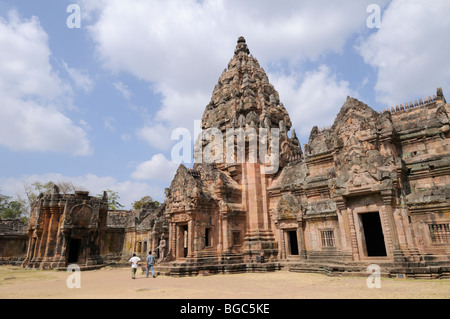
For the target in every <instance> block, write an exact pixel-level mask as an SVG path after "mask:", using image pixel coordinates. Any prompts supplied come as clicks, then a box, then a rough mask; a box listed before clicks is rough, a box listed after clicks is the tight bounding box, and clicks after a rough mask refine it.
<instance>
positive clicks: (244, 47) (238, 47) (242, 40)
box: [234, 36, 250, 55]
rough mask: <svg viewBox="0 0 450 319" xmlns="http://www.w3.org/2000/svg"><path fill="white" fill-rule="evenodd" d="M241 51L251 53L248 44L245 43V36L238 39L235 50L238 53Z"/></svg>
mask: <svg viewBox="0 0 450 319" xmlns="http://www.w3.org/2000/svg"><path fill="white" fill-rule="evenodd" d="M239 52H244V53H246V54H250V50H249V49H248V47H247V44H246V43H245V38H244V37H243V36H240V37H239V39H238V40H237V45H236V50H234V54H235V55H237V54H239Z"/></svg>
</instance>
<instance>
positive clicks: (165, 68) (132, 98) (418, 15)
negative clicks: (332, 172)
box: [0, 0, 450, 208]
mask: <svg viewBox="0 0 450 319" xmlns="http://www.w3.org/2000/svg"><path fill="white" fill-rule="evenodd" d="M70 4H77V5H79V8H80V10H81V16H80V18H81V27H80V28H69V27H68V26H67V18H68V17H69V16H70V14H71V13H72V12H67V7H68V6H69V5H70ZM370 4H376V5H378V6H379V8H380V14H381V15H380V18H381V26H380V27H379V28H369V26H368V24H367V19H368V18H369V17H370V16H371V14H372V13H373V12H367V8H368V6H369V5H370ZM448 12H450V3H449V2H448V1H445V0H437V1H436V0H430V1H424V0H392V1H388V0H383V1H375V0H367V1H360V0H349V1H345V0H344V1H288V0H285V1H261V0H246V1H237V0H205V1H194V0H169V1H150V0H132V1H120V0H108V1H107V0H103V1H93V0H79V1H77V0H67V1H61V0H41V1H34V0H22V1H13V0H0V47H1V50H0V51H1V52H0V159H1V165H0V193H2V194H8V195H11V196H15V195H16V194H21V193H23V189H24V184H31V183H33V182H34V181H41V182H46V181H48V180H53V181H56V182H58V181H71V182H72V183H73V184H74V185H76V186H80V187H82V188H84V189H86V190H89V191H90V192H91V194H97V193H101V192H102V191H103V190H104V189H113V190H114V191H117V192H118V193H119V195H120V197H121V200H120V201H121V202H122V203H123V204H124V205H125V206H126V207H127V208H129V207H130V205H131V203H132V202H133V201H135V200H139V199H140V198H141V197H143V196H145V195H150V196H152V197H153V198H155V199H157V200H160V201H162V200H163V199H164V188H165V187H168V186H169V185H170V182H171V180H172V178H173V174H174V172H175V170H176V168H177V167H178V163H174V162H173V161H172V160H171V147H172V145H173V144H174V143H176V141H172V140H171V138H170V136H171V132H172V131H173V129H175V128H177V127H185V128H188V129H189V130H191V131H192V132H193V129H194V120H200V119H201V116H202V114H203V110H204V108H205V106H206V105H207V104H208V103H209V100H210V97H211V94H212V91H213V88H214V86H215V84H216V82H217V80H218V78H219V76H220V74H221V73H222V71H223V69H224V68H226V66H227V64H228V62H229V60H230V59H231V58H232V55H233V51H234V48H235V45H236V40H237V38H238V37H239V36H241V35H242V36H244V37H245V38H246V40H247V44H248V46H249V49H250V52H251V53H252V54H253V55H254V56H255V57H256V58H257V59H258V60H259V62H260V64H261V66H262V67H263V68H264V69H265V71H266V72H267V73H268V76H269V80H270V82H271V83H272V84H273V85H274V86H275V88H276V89H277V90H278V92H279V94H280V99H281V102H282V103H283V104H284V106H285V107H286V109H287V110H288V112H289V113H290V115H291V120H292V122H293V128H295V129H296V132H297V134H298V135H299V137H300V141H301V143H302V144H305V143H307V141H308V137H309V132H310V131H311V129H312V127H313V126H314V125H317V126H319V127H325V126H328V125H331V124H332V123H333V120H334V118H335V116H336V115H337V113H338V112H339V109H340V108H341V106H342V104H343V103H344V102H345V100H346V97H347V95H350V96H353V97H356V98H358V99H360V100H362V101H363V102H365V103H366V104H368V105H369V106H371V107H372V108H374V109H375V110H378V111H379V110H383V109H384V108H387V107H390V106H395V105H396V104H398V105H399V104H401V103H405V102H409V101H414V100H415V99H419V98H423V97H425V96H426V97H428V96H430V95H433V94H435V92H436V88H437V87H442V88H443V89H444V94H445V93H446V91H447V90H448V88H449V87H450V60H449V59H448V52H449V48H450V45H449V41H448V40H447V39H448V32H449V31H450V20H449V19H448V17H447V13H448ZM187 165H190V164H189V163H188V164H187Z"/></svg>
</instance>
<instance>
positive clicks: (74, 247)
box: [67, 238, 81, 263]
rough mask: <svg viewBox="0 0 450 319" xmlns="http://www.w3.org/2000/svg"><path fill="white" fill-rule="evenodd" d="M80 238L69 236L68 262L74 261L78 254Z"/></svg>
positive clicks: (76, 259)
mask: <svg viewBox="0 0 450 319" xmlns="http://www.w3.org/2000/svg"><path fill="white" fill-rule="evenodd" d="M80 247H81V239H76V238H71V239H70V242H69V259H68V260H67V262H68V263H76V262H77V261H78V256H79V254H80Z"/></svg>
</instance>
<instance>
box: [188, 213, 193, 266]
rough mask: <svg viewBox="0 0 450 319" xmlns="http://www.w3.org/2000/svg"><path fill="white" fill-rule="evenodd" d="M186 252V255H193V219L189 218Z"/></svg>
mask: <svg viewBox="0 0 450 319" xmlns="http://www.w3.org/2000/svg"><path fill="white" fill-rule="evenodd" d="M187 245H188V253H187V257H190V258H192V257H194V221H193V220H192V219H191V220H189V222H188V242H187Z"/></svg>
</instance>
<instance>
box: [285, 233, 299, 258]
mask: <svg viewBox="0 0 450 319" xmlns="http://www.w3.org/2000/svg"><path fill="white" fill-rule="evenodd" d="M287 233H288V239H289V254H290V255H298V240H297V231H295V230H290V231H288V232H287Z"/></svg>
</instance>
